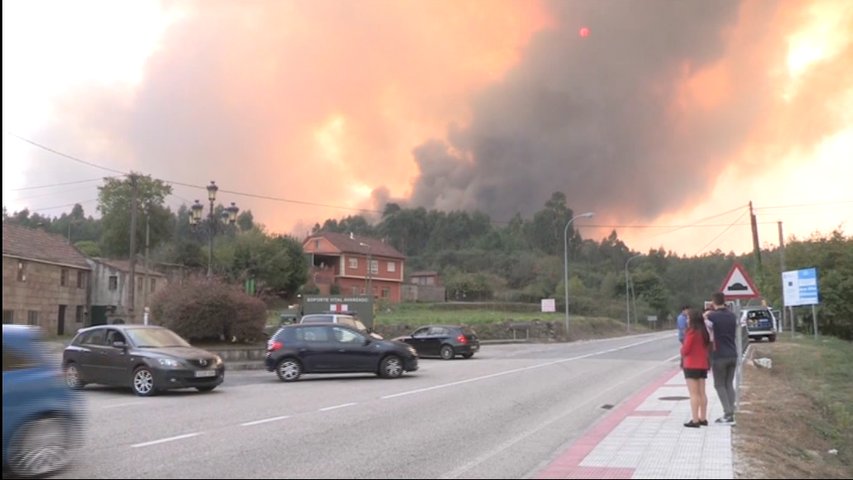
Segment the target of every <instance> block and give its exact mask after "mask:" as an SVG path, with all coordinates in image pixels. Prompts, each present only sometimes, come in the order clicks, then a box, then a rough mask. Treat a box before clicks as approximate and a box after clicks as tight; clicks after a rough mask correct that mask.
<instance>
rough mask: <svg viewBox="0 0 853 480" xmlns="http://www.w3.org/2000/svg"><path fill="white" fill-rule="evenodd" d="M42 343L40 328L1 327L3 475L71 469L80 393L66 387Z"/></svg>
mask: <svg viewBox="0 0 853 480" xmlns="http://www.w3.org/2000/svg"><path fill="white" fill-rule="evenodd" d="M40 338H41V335H40V331H39V330H38V329H37V328H34V327H29V326H25V325H3V470H4V472H5V471H7V470H8V471H10V472H11V473H12V474H13V475H15V476H18V477H44V476H46V475H50V474H53V473H56V472H58V471H60V470H62V469H63V468H65V467H66V466H68V464H69V463H70V461H71V457H72V451H73V449H74V448H75V447H76V446H77V445H78V443H79V438H78V436H77V435H78V434H79V433H80V426H81V424H82V421H83V405H82V400H81V399H80V398H79V397H78V395H79V394H77V393H76V392H74V391H72V390H71V389H69V388H68V387H67V386H66V385H65V383H64V382H63V378H62V371H61V370H60V368H59V364H58V362H57V364H56V365H53V364H52V363H51V362H50V361H49V360H48V358H47V356H46V355H45V354H44V352H43V347H42V345H41V344H40ZM4 477H5V475H4Z"/></svg>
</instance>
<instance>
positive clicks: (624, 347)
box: [379, 337, 677, 400]
mask: <svg viewBox="0 0 853 480" xmlns="http://www.w3.org/2000/svg"><path fill="white" fill-rule="evenodd" d="M659 340H660V338H657V337H656V338H652V339H649V340H643V341H641V342H635V343H629V344H628V345H623V346H621V347H615V348H608V349H607V350H601V351H598V352H592V353H587V354H585V355H578V356H576V357H570V358H562V359H560V360H554V361H551V362H545V363H539V364H536V365H530V366H527V367H521V368H513V369H512V370H506V371H503V372H498V373H492V374H489V375H483V376H482V377H474V378H468V379H465V380H459V381H458V382H451V383H443V384H441V385H433V386H432V387H426V388H419V389H416V390H409V391H408V392H401V393H394V394H391V395H385V396H383V397H379V398H381V399H382V400H387V399H389V398H397V397H404V396H406V395H414V394H416V393H423V392H429V391H432V390H438V389H441V388H447V387H454V386H456V385H464V384H466V383H472V382H479V381H480V380H486V379H488V378H495V377H501V376H504V375H510V374H513V373H518V372H524V371H526V370H534V369H536V368H542V367H549V366H551V365H558V364H560V363H565V362H571V361H574V360H581V359H584V358H589V357H594V356H597V355H602V354H605V353H611V352H617V351H619V350H625V349H626V348H631V347H636V346H637V345H643V344H645V343H651V342H656V341H659ZM676 358H677V357H676Z"/></svg>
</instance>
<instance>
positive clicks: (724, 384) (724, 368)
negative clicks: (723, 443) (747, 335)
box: [705, 292, 738, 424]
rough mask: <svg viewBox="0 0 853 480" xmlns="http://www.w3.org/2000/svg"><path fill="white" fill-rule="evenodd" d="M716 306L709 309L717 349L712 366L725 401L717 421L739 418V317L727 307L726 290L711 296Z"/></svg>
mask: <svg viewBox="0 0 853 480" xmlns="http://www.w3.org/2000/svg"><path fill="white" fill-rule="evenodd" d="M711 304H712V307H713V309H712V310H710V311H708V312H705V319H707V320H708V321H709V322H710V323H711V325H712V327H713V339H714V350H713V352H712V354H711V370H712V371H713V373H714V389H715V390H717V396H718V397H720V403H721V404H722V405H723V416H722V417H720V418H718V419H717V420H716V423H723V424H733V423H734V422H735V384H734V381H735V371H736V370H737V356H738V348H737V340H736V335H737V318H735V314H734V313H732V312H731V310H729V309H728V308H727V307H726V297H725V295H723V292H716V293H714V294H713V295H712V296H711Z"/></svg>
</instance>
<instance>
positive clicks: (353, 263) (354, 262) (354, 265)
mask: <svg viewBox="0 0 853 480" xmlns="http://www.w3.org/2000/svg"><path fill="white" fill-rule="evenodd" d="M349 268H358V259H357V258H350V259H349Z"/></svg>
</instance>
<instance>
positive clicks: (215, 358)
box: [213, 355, 222, 367]
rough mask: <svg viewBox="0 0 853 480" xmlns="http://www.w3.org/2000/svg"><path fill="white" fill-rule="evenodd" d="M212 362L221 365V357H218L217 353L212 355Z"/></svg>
mask: <svg viewBox="0 0 853 480" xmlns="http://www.w3.org/2000/svg"><path fill="white" fill-rule="evenodd" d="M213 364H214V365H215V366H217V367H218V366H220V365H222V357H220V356H219V355H216V356H215V357H213Z"/></svg>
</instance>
